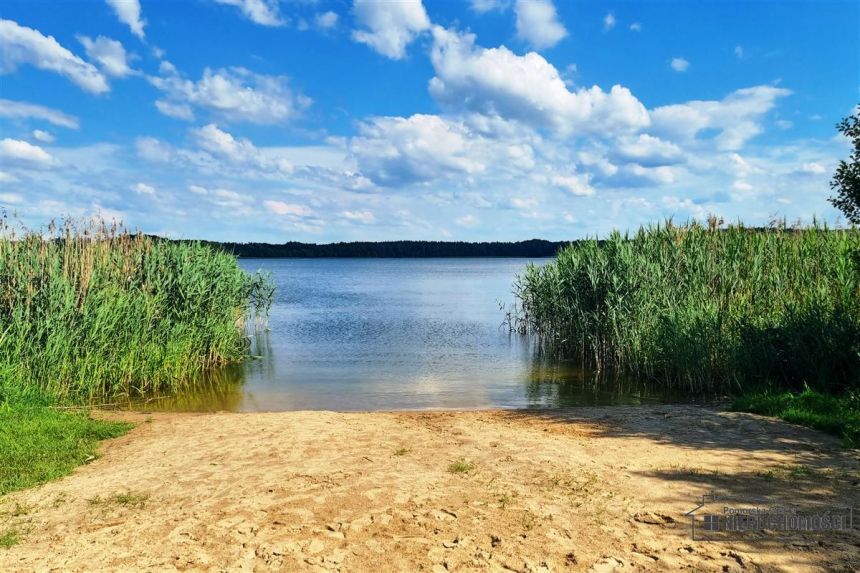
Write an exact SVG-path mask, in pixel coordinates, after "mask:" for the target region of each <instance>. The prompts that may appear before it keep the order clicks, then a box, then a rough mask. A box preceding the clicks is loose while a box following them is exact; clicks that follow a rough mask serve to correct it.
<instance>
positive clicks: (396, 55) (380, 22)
mask: <svg viewBox="0 0 860 573" xmlns="http://www.w3.org/2000/svg"><path fill="white" fill-rule="evenodd" d="M353 12H354V14H355V19H356V21H357V22H358V24H359V25H360V26H361V28H362V29H359V30H354V31H353V32H352V38H353V40H355V41H356V42H361V43H362V44H367V45H368V46H370V47H371V48H373V49H374V50H376V51H377V52H379V53H380V54H382V55H383V56H386V57H389V58H391V59H393V60H399V59H402V58H403V57H404V56H405V55H406V46H407V45H409V43H410V42H412V41H413V40H414V39H415V38H416V37H417V36H418V34H420V33H421V32H424V31H426V30H428V29H429V28H430V18H429V17H428V16H427V12H426V11H425V10H424V5H423V4H422V3H421V0H398V1H397V2H385V1H380V0H355V2H354V3H353Z"/></svg>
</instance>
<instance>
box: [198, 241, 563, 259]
mask: <svg viewBox="0 0 860 573" xmlns="http://www.w3.org/2000/svg"><path fill="white" fill-rule="evenodd" d="M204 243H205V244H208V245H211V246H213V247H216V248H219V249H223V250H225V251H227V252H230V253H233V254H235V255H237V256H238V257H241V258H304V257H306V258H319V257H342V258H358V257H382V258H389V257H391V258H393V257H404V258H429V257H551V256H553V255H555V254H556V252H557V251H558V250H559V249H560V248H562V247H564V246H567V245H568V244H570V241H544V240H541V239H531V240H529V241H518V242H515V243H465V242H447V241H380V242H369V241H361V242H351V243H329V244H323V245H318V244H316V243H298V242H294V241H291V242H289V243H283V244H280V245H274V244H270V243H219V242H210V241H204Z"/></svg>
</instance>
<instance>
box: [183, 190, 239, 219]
mask: <svg viewBox="0 0 860 573" xmlns="http://www.w3.org/2000/svg"><path fill="white" fill-rule="evenodd" d="M188 190H189V191H190V192H191V193H193V194H194V195H197V196H199V197H202V198H203V199H204V200H205V201H207V202H209V203H211V204H212V205H215V206H216V207H222V208H224V209H235V210H236V212H237V213H239V214H248V213H250V209H249V205H250V204H251V203H253V202H254V200H253V198H252V197H251V196H249V195H245V194H243V193H237V192H236V191H232V190H230V189H222V188H207V187H203V186H202V185H189V186H188Z"/></svg>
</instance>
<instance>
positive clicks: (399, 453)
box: [394, 448, 412, 457]
mask: <svg viewBox="0 0 860 573" xmlns="http://www.w3.org/2000/svg"><path fill="white" fill-rule="evenodd" d="M411 451H412V450H411V449H409V448H397V449H396V450H394V455H395V456H398V457H400V456H405V455H406V454H408V453H409V452H411Z"/></svg>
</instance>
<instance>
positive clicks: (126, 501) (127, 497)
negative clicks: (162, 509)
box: [87, 491, 149, 508]
mask: <svg viewBox="0 0 860 573" xmlns="http://www.w3.org/2000/svg"><path fill="white" fill-rule="evenodd" d="M87 501H88V502H89V504H90V505H104V504H107V503H115V504H117V505H122V506H127V507H137V508H141V507H144V506H145V505H146V502H147V501H149V494H148V493H135V492H131V491H130V492H126V493H118V494H115V495H112V496H110V497H107V498H103V497H101V496H98V495H97V496H95V497H93V498H90V499H89V500H87Z"/></svg>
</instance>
